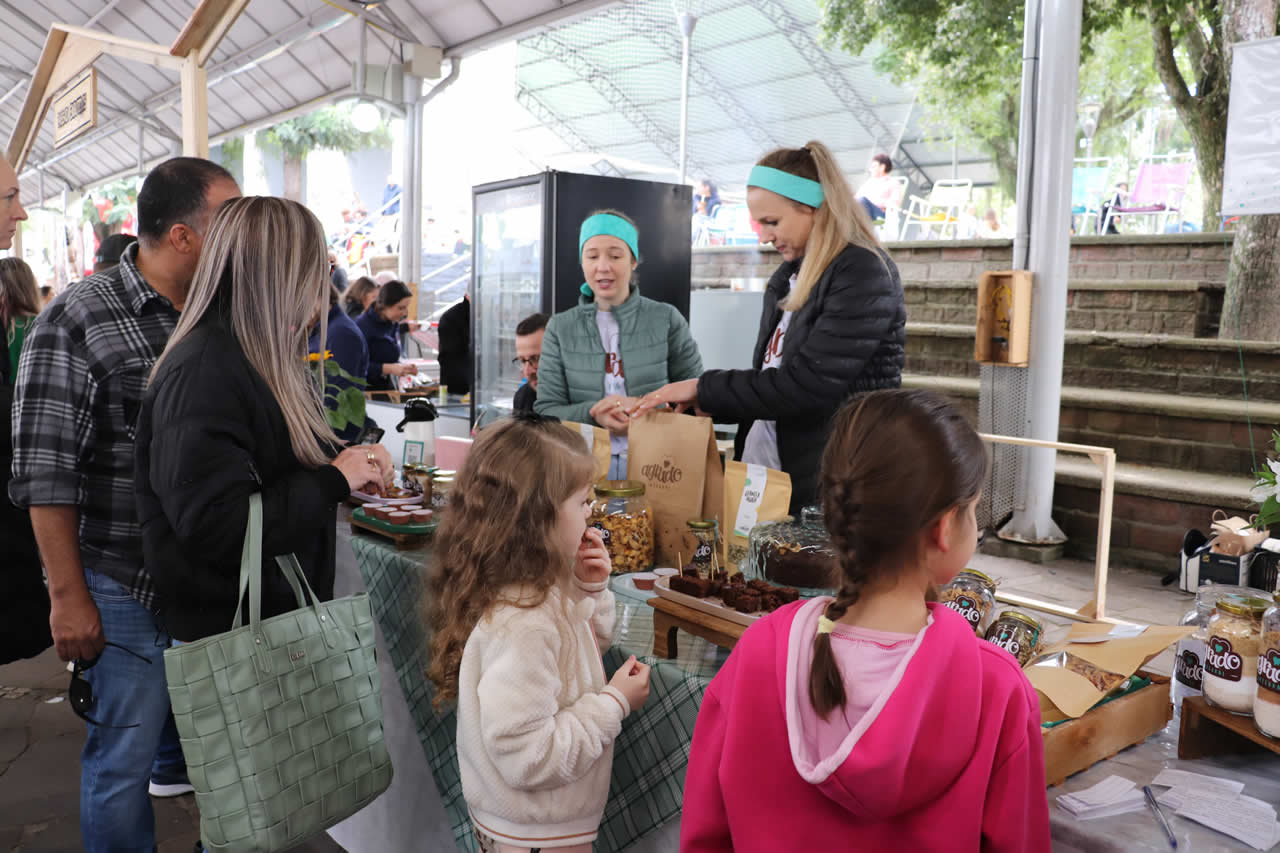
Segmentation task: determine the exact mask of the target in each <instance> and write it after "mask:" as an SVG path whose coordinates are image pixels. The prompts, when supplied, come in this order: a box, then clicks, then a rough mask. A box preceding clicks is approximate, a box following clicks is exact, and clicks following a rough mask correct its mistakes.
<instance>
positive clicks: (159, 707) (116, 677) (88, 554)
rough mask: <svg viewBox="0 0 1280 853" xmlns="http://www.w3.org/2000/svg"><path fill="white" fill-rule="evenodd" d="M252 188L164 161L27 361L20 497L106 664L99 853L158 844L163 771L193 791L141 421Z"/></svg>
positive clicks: (98, 758) (62, 635) (96, 815)
mask: <svg viewBox="0 0 1280 853" xmlns="http://www.w3.org/2000/svg"><path fill="white" fill-rule="evenodd" d="M239 195H240V188H239V187H238V186H237V185H236V182H235V178H233V177H232V176H231V173H230V172H228V171H227V170H226V169H224V168H222V167H221V166H219V165H217V164H215V163H212V162H210V161H208V160H200V159H196V158H189V157H176V158H174V159H172V160H167V161H165V162H164V163H161V164H160V165H159V166H157V167H156V168H155V169H154V170H153V171H152V172H151V173H150V174H149V175H147V178H146V180H145V181H144V182H143V184H142V189H141V191H140V192H139V193H138V243H136V244H134V245H132V246H130V247H129V248H128V249H126V250H125V253H124V255H123V256H122V257H121V259H120V265H119V266H117V267H115V268H114V269H111V270H107V271H105V272H102V273H99V274H97V275H94V276H91V277H89V278H87V279H85V280H84V281H82V282H79V283H77V284H74V285H72V286H71V287H70V288H68V289H67V290H66V291H65V292H64V293H62V294H61V295H59V296H58V298H57V299H55V300H54V301H53V303H52V304H51V305H50V306H49V307H48V308H47V309H45V311H44V313H42V314H41V315H40V317H39V319H38V320H37V321H36V323H35V326H34V327H33V328H32V330H31V332H30V333H29V335H28V337H27V341H26V345H25V347H24V348H23V352H22V359H21V362H20V363H19V367H18V381H17V386H16V389H15V393H14V401H13V424H12V426H13V479H12V481H11V482H10V484H9V496H10V498H12V500H13V502H14V503H16V504H17V505H18V506H21V507H29V508H30V512H31V523H32V526H33V527H34V528H35V534H36V540H37V542H38V543H39V545H40V554H41V557H42V559H43V561H44V565H45V571H46V573H47V574H48V577H49V595H50V601H51V605H52V610H51V615H50V625H51V627H52V630H53V640H54V646H55V647H56V649H57V651H58V656H59V657H61V658H62V659H63V660H67V661H71V660H74V661H79V662H80V663H81V664H82V665H83V664H89V663H92V664H93V666H92V668H91V669H85V670H84V672H83V677H84V678H85V680H87V681H88V682H89V686H90V688H91V690H92V695H93V704H92V707H91V708H89V709H88V710H87V711H84V713H83V714H82V715H83V716H85V717H86V718H87V719H88V720H89V721H90V724H89V726H88V733H87V736H86V739H85V745H84V750H83V752H82V753H81V756H80V763H81V784H80V831H81V835H82V836H83V839H84V846H85V850H86V851H89V853H99V851H102V853H106V851H125V850H129V851H149V850H152V849H154V848H155V844H156V842H155V820H154V816H153V813H152V809H151V802H150V800H149V799H148V796H147V793H148V782H149V781H151V780H152V772H153V764H154V766H155V773H156V777H155V781H157V782H162V783H172V784H173V785H174V788H175V789H177V790H190V786H189V785H186V784H179V783H185V782H186V778H185V764H184V763H183V761H182V754H181V749H180V747H179V746H178V744H177V738H176V733H175V732H174V731H173V720H172V715H171V714H170V712H169V695H168V692H167V689H166V686H165V678H164V660H163V653H164V650H165V648H167V647H168V646H169V645H170V639H169V636H168V634H166V633H165V632H164V629H163V626H160V625H158V624H157V622H156V619H155V616H154V610H155V588H154V584H153V582H152V579H151V577H150V575H148V574H147V572H146V570H145V569H144V568H143V567H142V540H141V534H140V532H139V529H138V522H137V515H136V511H135V509H134V497H133V495H134V488H133V430H134V423H135V421H136V419H137V415H138V410H139V407H140V405H141V403H142V396H143V392H144V391H145V389H146V385H147V378H148V376H149V375H150V373H151V366H152V365H153V364H154V363H155V360H156V358H157V357H158V356H159V355H160V353H161V352H163V351H164V347H165V344H166V343H167V342H168V340H169V335H170V334H171V333H172V332H173V329H174V326H175V325H176V324H177V320H178V312H179V311H180V310H182V304H183V302H184V300H185V299H186V295H187V288H188V287H189V286H190V284H191V279H192V276H193V275H194V273H195V268H196V262H197V261H198V260H199V257H200V249H201V246H202V244H203V242H204V233H205V231H206V230H207V228H208V226H209V223H210V221H211V219H212V217H213V213H214V212H215V211H216V210H217V208H218V206H219V205H221V204H222V203H223V202H224V201H226V200H227V199H229V198H234V197H237V196H239ZM210 391H211V393H212V392H213V389H210ZM81 710H83V709H81ZM162 734H163V735H164V737H163V738H162ZM163 774H174V775H172V776H171V778H169V779H165V778H163ZM177 774H180V776H179V775H177ZM156 793H158V794H172V793H174V789H170V790H168V791H166V790H164V789H163V788H161V789H157V790H156Z"/></svg>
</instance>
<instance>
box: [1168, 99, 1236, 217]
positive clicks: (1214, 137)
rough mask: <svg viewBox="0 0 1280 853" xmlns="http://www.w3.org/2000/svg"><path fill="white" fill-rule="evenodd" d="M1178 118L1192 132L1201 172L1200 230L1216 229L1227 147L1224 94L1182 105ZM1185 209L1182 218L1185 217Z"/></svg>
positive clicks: (1219, 211) (1220, 204)
mask: <svg viewBox="0 0 1280 853" xmlns="http://www.w3.org/2000/svg"><path fill="white" fill-rule="evenodd" d="M1178 118H1180V119H1181V120H1182V125H1183V127H1185V128H1186V129H1187V133H1188V134H1189V135H1190V136H1191V145H1192V147H1193V148H1194V149H1195V155H1196V171H1198V172H1199V173H1200V187H1201V197H1200V215H1201V217H1202V218H1201V220H1200V222H1201V230H1204V231H1217V230H1218V226H1219V223H1220V222H1221V221H1222V216H1221V215H1220V214H1221V211H1222V164H1223V159H1224V156H1225V154H1226V150H1227V101H1226V99H1225V98H1214V99H1211V100H1205V101H1201V100H1196V101H1195V102H1193V104H1192V105H1191V106H1190V108H1188V109H1185V110H1184V109H1179V110H1178ZM1186 213H1187V211H1186V210H1183V212H1182V214H1181V215H1180V217H1179V219H1180V220H1181V219H1184V218H1186Z"/></svg>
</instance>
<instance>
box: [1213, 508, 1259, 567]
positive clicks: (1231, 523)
mask: <svg viewBox="0 0 1280 853" xmlns="http://www.w3.org/2000/svg"><path fill="white" fill-rule="evenodd" d="M1257 521H1258V516H1256V515H1251V516H1249V519H1248V520H1247V521H1246V520H1245V519H1243V518H1241V517H1240V516H1238V515H1237V516H1233V517H1231V518H1227V514H1226V513H1225V512H1223V511H1222V510H1220V509H1215V510H1214V511H1213V525H1212V526H1211V527H1210V529H1211V530H1212V531H1213V532H1214V533H1216V534H1218V537H1217V543H1218V544H1217V545H1215V547H1214V548H1213V549H1212V550H1213V552H1214V553H1216V554H1227V555H1229V556H1232V557H1239V556H1242V555H1244V554H1247V553H1249V552H1250V551H1252V550H1253V549H1255V548H1257V547H1258V546H1259V545H1261V544H1262V543H1263V542H1265V541H1266V540H1267V536H1268V535H1269V534H1268V533H1267V531H1266V530H1257V529H1255V528H1254V527H1253V525H1254V524H1256V523H1257Z"/></svg>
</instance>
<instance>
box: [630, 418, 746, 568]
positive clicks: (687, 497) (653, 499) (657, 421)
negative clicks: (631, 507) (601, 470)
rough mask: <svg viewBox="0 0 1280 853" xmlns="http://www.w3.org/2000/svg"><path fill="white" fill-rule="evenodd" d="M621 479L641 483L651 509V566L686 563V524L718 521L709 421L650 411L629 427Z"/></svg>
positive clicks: (719, 484) (718, 488) (718, 471)
mask: <svg viewBox="0 0 1280 853" xmlns="http://www.w3.org/2000/svg"><path fill="white" fill-rule="evenodd" d="M627 478H628V479H630V480H635V481H636V482H639V483H643V484H644V487H645V497H646V498H648V500H649V506H651V507H652V508H653V518H654V525H653V526H654V559H655V560H656V561H657V565H659V566H671V567H675V566H676V565H678V563H680V562H685V563H688V562H689V560H690V558H691V557H692V553H693V552H692V551H691V550H690V549H689V546H688V545H687V543H686V542H685V532H686V531H687V530H688V523H689V519H691V518H705V519H715V520H717V521H720V517H721V515H722V514H723V512H724V507H723V502H724V469H723V468H722V467H721V465H720V451H719V450H718V449H717V448H716V439H715V430H714V429H712V426H711V419H710V418H695V417H692V416H690V415H677V414H674V413H671V412H654V413H652V414H648V415H646V416H644V417H643V418H640V419H639V420H637V421H635V422H634V423H632V424H631V430H630V438H629V441H628V449H627Z"/></svg>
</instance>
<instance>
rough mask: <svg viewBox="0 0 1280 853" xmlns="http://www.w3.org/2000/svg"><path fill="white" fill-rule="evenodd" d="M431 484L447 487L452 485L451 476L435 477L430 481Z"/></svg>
mask: <svg viewBox="0 0 1280 853" xmlns="http://www.w3.org/2000/svg"><path fill="white" fill-rule="evenodd" d="M431 484H432V485H433V486H442V487H444V488H446V489H447V488H448V487H450V486H452V485H453V478H452V477H436V478H435V479H434V480H432V481H431Z"/></svg>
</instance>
